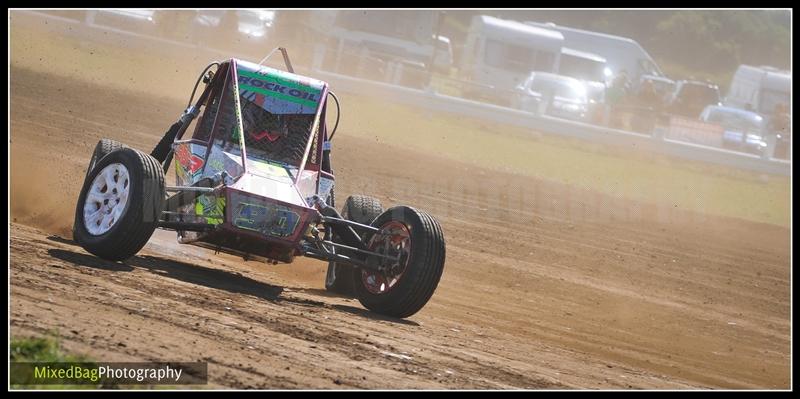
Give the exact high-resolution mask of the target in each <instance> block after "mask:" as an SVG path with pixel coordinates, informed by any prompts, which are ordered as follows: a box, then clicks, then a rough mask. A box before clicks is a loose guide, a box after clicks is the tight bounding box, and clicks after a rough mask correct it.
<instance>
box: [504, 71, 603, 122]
mask: <svg viewBox="0 0 800 399" xmlns="http://www.w3.org/2000/svg"><path fill="white" fill-rule="evenodd" d="M516 91H517V94H516V95H515V96H514V105H515V108H517V109H520V110H523V111H528V112H533V113H545V114H547V115H551V116H555V117H559V118H565V119H572V120H578V121H585V120H586V119H587V117H588V111H589V96H588V90H587V88H586V85H585V84H584V83H583V82H581V81H580V80H578V79H575V78H571V77H569V76H563V75H556V74H553V73H547V72H531V74H530V75H529V76H528V78H527V79H526V80H525V82H523V83H521V84H520V85H518V86H517V88H516Z"/></svg>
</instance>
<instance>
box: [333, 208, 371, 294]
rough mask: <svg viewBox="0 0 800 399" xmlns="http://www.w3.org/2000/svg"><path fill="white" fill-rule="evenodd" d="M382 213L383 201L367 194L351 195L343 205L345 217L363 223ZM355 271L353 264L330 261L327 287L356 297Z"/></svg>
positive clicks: (343, 215) (369, 221)
mask: <svg viewBox="0 0 800 399" xmlns="http://www.w3.org/2000/svg"><path fill="white" fill-rule="evenodd" d="M331 194H333V193H331ZM381 213H383V206H381V202H380V201H378V199H377V198H372V197H368V196H366V195H351V196H349V197H347V200H345V202H344V207H342V217H343V218H345V219H347V220H352V221H354V222H356V223H361V224H370V223H372V221H373V220H375V218H376V217H378V216H379V215H380V214H381ZM363 238H364V237H362V239H363ZM354 273H355V268H354V267H353V266H351V265H342V264H338V263H336V262H329V263H328V272H327V273H326V275H325V289H326V290H328V291H331V292H335V293H337V294H340V295H344V296H347V297H350V298H352V297H354V296H355V290H354V287H353V275H354Z"/></svg>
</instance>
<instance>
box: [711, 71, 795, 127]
mask: <svg viewBox="0 0 800 399" xmlns="http://www.w3.org/2000/svg"><path fill="white" fill-rule="evenodd" d="M791 87H792V75H791V73H790V72H789V71H782V70H779V69H777V68H773V67H767V66H760V67H756V66H750V65H740V66H739V68H738V69H737V70H736V73H735V74H734V75H733V79H732V80H731V85H730V87H729V88H728V95H727V96H726V97H725V105H727V106H730V107H736V108H739V109H744V110H747V111H753V112H757V113H759V114H761V115H762V116H764V117H766V118H769V117H770V116H771V115H772V114H774V112H775V107H776V106H777V105H778V104H781V103H782V104H784V105H785V106H786V108H787V109H789V106H790V102H791V98H790V95H789V92H790V90H791Z"/></svg>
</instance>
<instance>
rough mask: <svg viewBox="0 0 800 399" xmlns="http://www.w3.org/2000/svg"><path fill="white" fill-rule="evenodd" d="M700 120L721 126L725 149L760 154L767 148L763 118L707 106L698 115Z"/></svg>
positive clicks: (745, 112) (739, 110) (747, 112)
mask: <svg viewBox="0 0 800 399" xmlns="http://www.w3.org/2000/svg"><path fill="white" fill-rule="evenodd" d="M700 120H701V121H703V122H706V123H713V124H716V125H720V126H722V128H723V129H724V131H723V133H722V145H723V147H725V148H729V149H733V150H739V151H746V152H751V153H754V154H761V153H762V152H763V151H764V150H765V149H766V147H767V143H766V141H765V140H764V131H765V123H764V118H763V117H762V116H761V115H759V114H757V113H755V112H751V111H745V110H743V109H738V108H733V107H725V106H719V105H709V106H707V107H706V108H705V109H704V110H703V112H702V113H701V114H700Z"/></svg>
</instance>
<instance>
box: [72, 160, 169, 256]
mask: <svg viewBox="0 0 800 399" xmlns="http://www.w3.org/2000/svg"><path fill="white" fill-rule="evenodd" d="M164 188H165V187H164V171H163V169H162V168H161V164H159V162H158V161H157V160H156V159H155V158H153V157H151V156H150V155H148V154H145V153H143V152H141V151H137V150H135V149H132V148H127V147H125V148H119V149H116V150H114V151H111V152H110V153H108V154H106V155H105V156H104V157H103V158H102V159H100V160H99V161H97V163H96V165H95V166H94V167H93V168H91V170H90V172H89V174H88V175H87V176H86V180H85V181H84V182H83V188H82V189H81V193H80V196H79V197H78V203H77V206H76V209H75V224H74V226H73V231H72V234H73V237H74V239H75V242H77V243H78V244H80V245H81V246H82V247H83V248H84V249H85V250H87V251H89V252H91V253H92V254H94V255H97V256H99V257H100V258H103V259H107V260H115V261H116V260H123V259H127V258H129V257H131V256H133V255H135V254H136V253H137V252H139V250H140V249H142V247H143V246H144V245H145V243H147V241H148V240H149V239H150V236H151V235H152V234H153V231H154V230H155V229H156V227H157V226H158V219H159V217H160V215H161V211H162V210H163V209H164V201H165V198H164V197H165V195H164V194H165V191H164Z"/></svg>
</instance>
